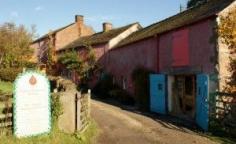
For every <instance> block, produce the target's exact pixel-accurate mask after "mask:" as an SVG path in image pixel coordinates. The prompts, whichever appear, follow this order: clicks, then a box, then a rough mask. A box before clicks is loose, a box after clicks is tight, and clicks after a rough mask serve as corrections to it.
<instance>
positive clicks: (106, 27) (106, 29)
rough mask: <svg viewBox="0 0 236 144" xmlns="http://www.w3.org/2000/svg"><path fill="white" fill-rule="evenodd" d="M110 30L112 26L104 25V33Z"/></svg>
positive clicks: (106, 23) (109, 24)
mask: <svg viewBox="0 0 236 144" xmlns="http://www.w3.org/2000/svg"><path fill="white" fill-rule="evenodd" d="M109 30H112V24H111V23H108V22H105V23H103V32H107V31H109Z"/></svg>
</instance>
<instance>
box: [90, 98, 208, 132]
mask: <svg viewBox="0 0 236 144" xmlns="http://www.w3.org/2000/svg"><path fill="white" fill-rule="evenodd" d="M92 99H94V100H96V101H101V102H103V103H106V104H109V105H113V106H116V107H119V108H120V109H122V110H126V111H128V112H131V113H135V114H139V115H143V116H146V117H148V118H151V119H152V120H154V121H156V122H157V123H159V124H161V125H162V126H163V127H165V128H168V129H173V130H178V131H181V132H185V133H193V132H195V133H198V134H199V135H203V136H204V134H203V133H202V131H201V129H200V128H199V127H197V125H196V124H195V122H194V121H190V120H185V119H181V118H177V117H174V116H170V115H161V114H157V113H152V112H143V111H140V110H139V109H138V107H137V106H135V105H124V104H122V103H120V102H118V101H116V100H114V99H110V98H109V99H108V98H107V99H100V98H98V97H95V96H93V97H92ZM154 131H155V129H154Z"/></svg>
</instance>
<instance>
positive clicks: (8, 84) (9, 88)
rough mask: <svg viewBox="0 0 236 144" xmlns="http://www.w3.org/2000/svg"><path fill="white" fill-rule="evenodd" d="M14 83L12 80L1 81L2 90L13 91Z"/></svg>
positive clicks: (5, 91) (0, 90)
mask: <svg viewBox="0 0 236 144" xmlns="http://www.w3.org/2000/svg"><path fill="white" fill-rule="evenodd" d="M12 91H13V84H12V83H11V82H4V81H0V92H3V93H12Z"/></svg>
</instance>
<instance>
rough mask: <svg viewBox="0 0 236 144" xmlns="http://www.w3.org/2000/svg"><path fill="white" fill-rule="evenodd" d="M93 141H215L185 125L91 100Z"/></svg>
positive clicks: (114, 143)
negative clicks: (96, 129)
mask: <svg viewBox="0 0 236 144" xmlns="http://www.w3.org/2000/svg"><path fill="white" fill-rule="evenodd" d="M92 117H93V118H94V119H95V121H96V122H97V124H98V127H99V136H98V138H97V140H96V144H159V143H160V144H215V142H213V141H211V140H209V139H208V138H206V137H204V136H201V135H199V134H198V133H196V132H193V131H191V130H189V129H187V128H183V127H179V126H176V125H173V124H171V123H168V122H164V121H162V120H159V119H153V118H149V117H147V116H144V115H141V114H137V113H133V112H130V111H126V110H123V109H121V108H119V107H116V106H112V105H109V104H105V103H103V102H100V101H96V100H92Z"/></svg>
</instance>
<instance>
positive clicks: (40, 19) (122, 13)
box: [0, 0, 187, 36]
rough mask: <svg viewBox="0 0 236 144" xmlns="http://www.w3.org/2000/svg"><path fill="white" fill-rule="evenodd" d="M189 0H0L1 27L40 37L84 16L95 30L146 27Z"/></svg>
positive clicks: (173, 11) (170, 14) (168, 14)
mask: <svg viewBox="0 0 236 144" xmlns="http://www.w3.org/2000/svg"><path fill="white" fill-rule="evenodd" d="M186 3H187V0H0V13H1V14H0V24H3V23H5V22H14V23H16V24H23V25H25V26H26V27H28V28H30V27H31V26H32V25H35V26H36V32H37V34H38V36H41V35H43V34H46V33H48V32H49V31H50V30H55V29H57V28H60V27H63V26H66V25H68V24H70V23H72V22H74V20H75V15H83V16H84V18H85V23H86V24H87V25H89V26H92V27H93V28H94V30H95V31H97V32H99V31H101V30H102V23H103V22H110V23H112V24H113V26H114V27H120V26H124V25H127V24H130V23H134V22H139V23H140V24H141V25H142V26H143V27H146V26H148V25H150V24H153V23H155V22H158V21H160V20H163V19H165V18H168V17H169V16H172V15H174V14H177V13H178V12H179V11H180V5H182V6H186Z"/></svg>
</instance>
